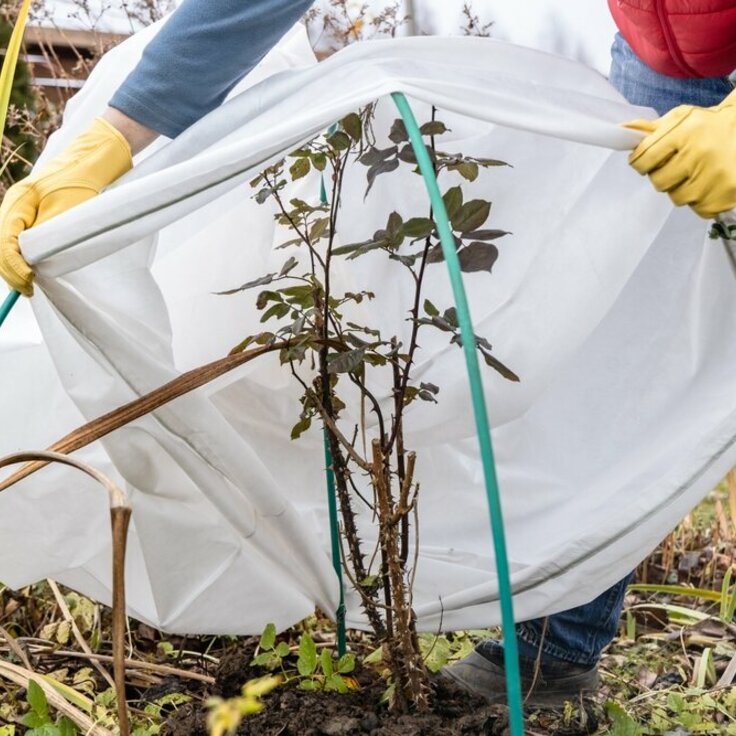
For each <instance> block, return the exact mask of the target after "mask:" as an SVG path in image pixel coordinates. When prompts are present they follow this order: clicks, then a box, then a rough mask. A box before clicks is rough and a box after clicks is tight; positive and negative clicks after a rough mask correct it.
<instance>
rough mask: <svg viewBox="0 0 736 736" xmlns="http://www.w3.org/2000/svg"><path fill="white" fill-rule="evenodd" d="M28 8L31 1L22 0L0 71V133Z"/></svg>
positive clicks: (3, 129)
mask: <svg viewBox="0 0 736 736" xmlns="http://www.w3.org/2000/svg"><path fill="white" fill-rule="evenodd" d="M30 6H31V0H23V4H22V5H21V6H20V10H19V11H18V17H17V19H16V21H15V26H13V32H12V34H11V36H10V41H9V42H8V45H7V48H6V49H5V60H4V61H3V66H2V71H0V133H4V132H5V120H6V117H7V114H8V105H9V104H10V93H11V92H12V90H13V78H14V77H15V67H16V64H17V62H18V56H19V55H20V52H21V45H22V43H23V31H24V30H25V27H26V21H27V20H28V11H29V9H30Z"/></svg>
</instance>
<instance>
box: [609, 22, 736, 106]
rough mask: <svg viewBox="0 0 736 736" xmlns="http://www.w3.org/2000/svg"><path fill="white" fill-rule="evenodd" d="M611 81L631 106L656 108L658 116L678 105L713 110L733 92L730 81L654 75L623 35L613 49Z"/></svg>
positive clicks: (655, 73) (617, 37) (717, 78)
mask: <svg viewBox="0 0 736 736" xmlns="http://www.w3.org/2000/svg"><path fill="white" fill-rule="evenodd" d="M608 79H609V81H610V82H611V84H612V85H613V86H614V87H615V88H616V89H617V90H618V91H619V92H620V93H621V94H622V95H623V96H624V97H625V98H626V99H627V100H628V101H629V102H630V103H631V104H632V105H641V106H642V107H653V108H654V109H655V110H656V111H657V113H658V114H659V115H664V114H665V113H667V112H669V111H670V110H671V109H672V108H673V107H677V106H678V105H698V106H700V107H713V105H717V104H718V103H719V102H721V101H722V100H723V99H724V97H726V96H727V95H728V94H729V93H730V92H732V91H733V85H732V84H731V82H730V81H729V79H728V78H727V77H706V78H702V79H680V78H679V77H666V76H665V75H664V74H659V73H658V72H655V71H654V70H653V69H650V68H649V67H648V66H647V65H646V64H645V63H644V62H643V61H641V59H639V57H638V56H637V55H636V54H635V53H634V52H633V50H632V48H631V46H629V44H628V43H626V41H625V39H624V37H623V36H622V35H621V34H620V33H617V34H616V38H615V40H614V42H613V46H612V47H611V72H610V74H609V76H608Z"/></svg>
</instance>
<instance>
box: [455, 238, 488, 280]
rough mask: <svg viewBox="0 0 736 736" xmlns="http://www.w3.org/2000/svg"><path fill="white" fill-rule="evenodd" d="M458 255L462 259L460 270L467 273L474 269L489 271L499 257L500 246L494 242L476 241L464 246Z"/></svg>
mask: <svg viewBox="0 0 736 736" xmlns="http://www.w3.org/2000/svg"><path fill="white" fill-rule="evenodd" d="M457 257H458V259H459V261H460V270H461V271H464V272H465V273H471V272H473V271H488V272H490V271H491V270H492V269H493V264H494V263H495V262H496V260H497V259H498V248H496V246H495V245H493V243H481V242H480V241H476V242H473V243H470V244H469V245H467V246H466V247H465V248H463V249H462V250H461V251H460V252H459V253H458V254H457Z"/></svg>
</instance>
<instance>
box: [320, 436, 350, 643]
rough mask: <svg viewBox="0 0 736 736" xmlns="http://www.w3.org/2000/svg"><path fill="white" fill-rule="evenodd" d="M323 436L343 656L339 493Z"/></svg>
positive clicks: (343, 617)
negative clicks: (338, 515)
mask: <svg viewBox="0 0 736 736" xmlns="http://www.w3.org/2000/svg"><path fill="white" fill-rule="evenodd" d="M322 436H323V438H324V444H325V472H326V474H327V506H328V508H329V511H330V538H331V542H332V566H333V567H334V568H335V573H337V579H338V580H339V582H340V605H339V606H338V607H337V611H335V621H336V623H337V653H338V655H339V656H341V657H342V656H343V654H345V651H346V649H347V646H346V636H345V586H344V585H343V580H342V559H341V556H340V537H339V534H340V527H339V526H338V521H337V493H336V491H335V473H334V472H333V470H332V453H331V452H330V443H329V440H328V439H327V430H326V429H324V430H323V433H322Z"/></svg>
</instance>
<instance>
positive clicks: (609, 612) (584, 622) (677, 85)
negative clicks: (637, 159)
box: [516, 34, 733, 666]
mask: <svg viewBox="0 0 736 736" xmlns="http://www.w3.org/2000/svg"><path fill="white" fill-rule="evenodd" d="M609 80H610V82H611V84H612V85H613V86H614V87H616V89H618V91H619V92H621V94H622V95H623V96H624V97H625V98H626V99H627V100H628V101H629V102H631V103H632V104H634V105H641V106H645V107H652V108H654V109H655V110H656V111H657V112H658V113H659V114H660V115H664V114H665V113H666V112H668V111H669V110H671V109H672V108H673V107H677V105H686V104H687V105H699V106H701V107H712V106H713V105H717V104H718V103H719V102H721V100H723V98H724V97H726V95H728V94H729V93H730V92H731V91H732V90H733V85H732V83H731V81H730V80H729V79H728V78H726V77H712V78H706V79H678V78H675V77H666V76H664V75H662V74H658V73H657V72H655V71H654V70H653V69H650V68H649V67H648V66H647V65H646V64H645V63H644V62H643V61H641V60H640V59H639V58H638V57H637V56H636V54H634V52H633V51H632V49H631V47H630V46H629V44H628V43H626V41H625V40H624V39H623V37H622V36H621V34H617V35H616V39H615V41H614V43H613V47H612V49H611V73H610V75H609ZM631 577H632V576H631V575H629V576H627V577H626V578H624V579H623V580H621V581H619V582H618V583H616V585H614V586H613V587H612V588H609V589H608V590H607V591H605V592H604V593H602V594H601V595H599V596H598V597H597V598H596V599H595V600H593V601H591V602H590V603H586V604H585V605H582V606H578V607H577V608H571V609H570V610H568V611H563V612H562V613H557V614H555V615H553V616H549V617H547V618H546V619H535V620H533V621H525V622H524V623H520V624H518V626H517V627H516V630H517V634H518V637H519V654H521V655H522V656H524V657H532V658H535V657H536V656H537V654H538V652H539V649H540V646H541V649H542V661H543V663H548V664H550V665H552V664H554V663H555V661H558V660H562V661H564V662H569V663H572V664H577V665H583V666H591V665H593V664H595V663H596V662H597V661H598V659H599V658H600V655H601V651H602V650H603V648H604V647H605V646H606V645H607V644H608V643H609V642H610V641H611V639H613V637H614V636H615V635H616V630H617V628H618V621H619V618H620V616H621V610H622V608H623V600H624V593H625V592H626V586H627V585H628V583H629V581H630V580H631Z"/></svg>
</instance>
